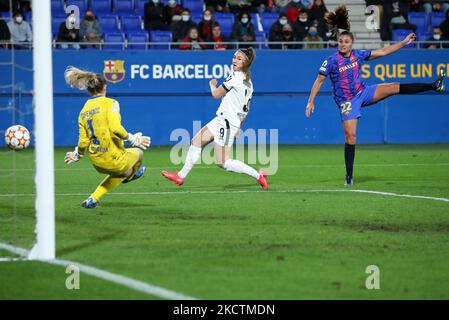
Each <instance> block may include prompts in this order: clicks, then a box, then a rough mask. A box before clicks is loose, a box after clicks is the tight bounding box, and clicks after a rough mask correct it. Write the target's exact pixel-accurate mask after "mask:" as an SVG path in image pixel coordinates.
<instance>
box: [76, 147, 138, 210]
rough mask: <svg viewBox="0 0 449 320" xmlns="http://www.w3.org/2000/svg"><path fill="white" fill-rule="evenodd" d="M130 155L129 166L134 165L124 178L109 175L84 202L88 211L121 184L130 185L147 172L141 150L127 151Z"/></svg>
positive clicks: (83, 204)
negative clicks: (129, 183)
mask: <svg viewBox="0 0 449 320" xmlns="http://www.w3.org/2000/svg"><path fill="white" fill-rule="evenodd" d="M127 152H128V153H129V155H130V158H129V164H131V163H134V165H133V166H132V167H131V168H130V169H129V170H128V171H127V172H125V174H124V175H123V176H119V177H117V176H111V175H108V176H107V177H106V178H105V179H104V180H103V181H102V182H101V183H100V184H99V185H98V187H97V188H96V189H95V191H94V192H93V193H92V194H91V195H90V197H89V198H87V199H86V200H84V201H83V203H82V204H81V205H82V206H83V207H84V208H86V209H93V208H95V207H97V206H98V203H99V201H100V199H101V198H102V197H103V196H104V195H105V194H106V193H108V192H110V191H112V190H114V189H115V188H116V187H117V186H119V185H120V184H121V183H128V182H130V181H134V180H137V179H139V178H141V177H142V176H143V175H144V173H145V170H146V167H145V166H143V165H142V158H143V151H142V150H140V149H136V148H132V149H127Z"/></svg>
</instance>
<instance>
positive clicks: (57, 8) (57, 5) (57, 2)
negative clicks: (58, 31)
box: [51, 0, 64, 15]
mask: <svg viewBox="0 0 449 320" xmlns="http://www.w3.org/2000/svg"><path fill="white" fill-rule="evenodd" d="M51 12H52V14H53V15H58V14H62V13H64V3H63V1H62V0H51Z"/></svg>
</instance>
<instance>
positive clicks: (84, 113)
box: [78, 96, 129, 171]
mask: <svg viewBox="0 0 449 320" xmlns="http://www.w3.org/2000/svg"><path fill="white" fill-rule="evenodd" d="M78 125H79V139H78V151H79V153H80V154H85V153H86V150H87V151H88V153H89V158H90V160H91V162H92V164H93V165H94V166H96V167H99V168H102V169H106V170H117V171H120V170H121V169H122V168H124V167H125V166H126V165H127V163H128V161H129V159H128V157H127V153H126V150H125V147H124V145H123V140H125V139H126V137H127V136H128V133H127V132H126V130H125V128H123V126H122V124H121V116H120V106H119V103H118V102H117V101H116V100H114V99H110V98H106V97H103V96H100V97H95V98H92V99H89V100H88V101H87V102H86V103H85V104H84V107H83V109H82V110H81V112H80V114H79V117H78Z"/></svg>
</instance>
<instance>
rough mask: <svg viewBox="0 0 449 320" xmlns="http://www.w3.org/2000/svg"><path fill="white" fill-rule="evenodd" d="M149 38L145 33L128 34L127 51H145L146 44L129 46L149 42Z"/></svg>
mask: <svg viewBox="0 0 449 320" xmlns="http://www.w3.org/2000/svg"><path fill="white" fill-rule="evenodd" d="M149 41H150V36H149V35H148V33H147V32H133V33H128V49H131V50H146V49H148V45H147V44H129V43H131V42H149Z"/></svg>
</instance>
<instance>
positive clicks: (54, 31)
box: [51, 15, 67, 37]
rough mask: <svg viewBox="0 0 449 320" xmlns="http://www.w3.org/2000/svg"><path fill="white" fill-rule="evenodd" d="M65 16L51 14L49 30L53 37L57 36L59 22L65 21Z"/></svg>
mask: <svg viewBox="0 0 449 320" xmlns="http://www.w3.org/2000/svg"><path fill="white" fill-rule="evenodd" d="M66 17H67V16H66V15H52V17H51V32H52V34H53V37H56V36H58V32H59V26H60V25H61V22H64V21H65V19H66Z"/></svg>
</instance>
